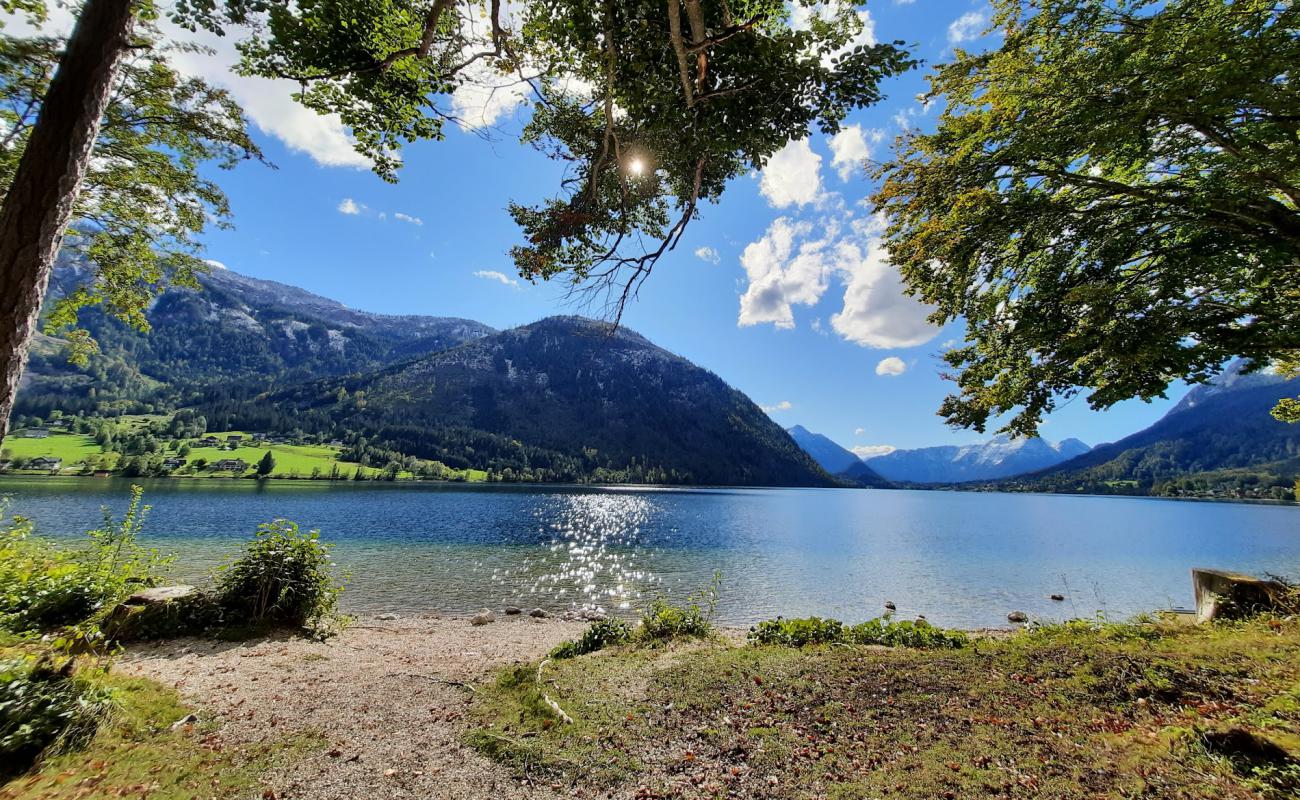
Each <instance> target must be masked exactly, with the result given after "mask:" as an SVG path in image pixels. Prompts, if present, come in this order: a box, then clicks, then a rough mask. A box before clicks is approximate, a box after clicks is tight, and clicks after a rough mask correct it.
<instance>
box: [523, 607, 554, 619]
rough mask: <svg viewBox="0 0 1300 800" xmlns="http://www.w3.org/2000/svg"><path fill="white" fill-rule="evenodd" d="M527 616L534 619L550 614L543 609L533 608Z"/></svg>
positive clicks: (543, 617)
mask: <svg viewBox="0 0 1300 800" xmlns="http://www.w3.org/2000/svg"><path fill="white" fill-rule="evenodd" d="M528 616H530V617H532V618H534V619H546V618H547V617H549V616H550V614H547V613H546V611H545V609H541V608H534V609H533V610H532V611H529V612H528Z"/></svg>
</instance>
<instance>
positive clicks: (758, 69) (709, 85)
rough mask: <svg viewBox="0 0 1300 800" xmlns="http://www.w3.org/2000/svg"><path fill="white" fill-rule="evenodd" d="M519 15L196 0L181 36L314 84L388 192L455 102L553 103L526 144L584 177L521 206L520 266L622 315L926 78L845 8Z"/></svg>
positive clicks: (311, 97) (307, 95) (642, 8)
mask: <svg viewBox="0 0 1300 800" xmlns="http://www.w3.org/2000/svg"><path fill="white" fill-rule="evenodd" d="M502 5H503V4H501V3H498V2H495V1H494V2H490V3H489V2H486V0H478V1H476V2H470V3H467V4H461V3H450V2H446V0H438V2H433V3H427V2H425V3H420V2H413V0H364V2H357V0H318V1H317V2H312V3H299V4H284V3H276V2H269V0H226V1H225V2H216V1H215V0H182V2H180V3H178V4H177V6H176V8H175V11H174V18H175V19H176V20H178V21H179V22H181V24H183V25H187V26H191V27H196V26H203V27H206V28H209V29H212V30H220V29H221V28H223V27H225V26H228V25H230V24H239V25H245V26H247V28H251V29H252V30H254V31H255V32H256V33H255V34H254V35H253V36H252V37H251V38H249V39H248V40H246V41H245V42H243V43H242V45H241V52H242V55H243V62H242V69H243V71H245V72H247V73H250V74H256V75H262V76H265V77H277V78H291V79H294V80H297V81H299V82H300V84H301V85H302V90H301V91H300V92H299V94H298V95H297V96H296V97H297V99H298V101H299V102H301V103H302V104H304V105H305V106H307V107H308V108H311V109H313V110H315V111H317V112H320V113H325V114H338V115H339V117H340V118H341V119H342V121H343V123H344V124H345V125H346V126H347V127H348V128H349V130H350V131H351V132H352V134H353V136H354V137H355V140H356V147H357V150H358V151H359V152H360V153H361V154H362V155H363V156H364V157H365V158H366V159H368V160H369V161H370V162H371V163H372V164H373V166H374V169H375V171H376V172H377V173H378V174H379V175H380V176H381V177H383V178H385V179H386V180H393V179H394V178H395V171H396V169H397V167H398V166H399V165H400V158H399V154H398V150H399V148H400V146H401V145H402V144H404V143H406V142H411V141H416V140H421V139H437V138H441V136H442V125H443V122H444V121H445V120H446V119H453V118H454V105H453V106H452V108H451V109H449V108H448V102H447V99H448V96H449V95H450V94H451V92H452V91H453V90H454V89H455V87H456V86H458V85H462V84H464V83H471V84H477V85H482V84H487V85H489V86H498V87H501V86H503V85H504V84H506V83H517V82H519V81H521V80H522V81H527V82H528V83H529V84H530V89H531V91H532V94H533V95H534V96H535V98H536V99H535V102H534V107H533V111H532V116H531V120H530V123H529V125H528V126H527V128H526V129H525V131H524V134H523V139H524V141H526V142H530V143H533V144H535V145H537V146H538V147H539V149H541V150H542V151H544V152H545V153H547V154H548V155H550V156H552V157H555V158H557V159H562V160H564V161H565V162H566V163H568V164H569V165H570V170H569V173H570V174H569V175H567V176H566V177H565V178H564V180H563V182H562V183H561V184H560V186H559V187H557V188H558V191H559V196H558V197H555V198H552V199H549V200H546V201H544V202H542V203H541V204H539V205H536V206H526V205H521V204H514V205H512V206H511V208H510V213H511V215H512V216H513V217H514V218H515V220H516V221H517V223H518V224H519V225H520V227H521V228H522V229H523V233H524V235H525V237H526V238H527V244H524V245H520V246H518V247H516V248H514V250H513V256H514V259H515V262H516V265H517V266H518V268H519V270H520V273H521V274H522V275H524V276H525V277H528V278H530V279H539V278H540V279H546V278H550V277H553V276H556V275H560V274H564V273H569V274H570V276H571V277H572V278H573V279H574V280H575V281H581V280H586V279H591V280H593V281H595V282H596V284H597V285H600V286H605V287H607V288H616V289H617V291H615V293H614V297H613V300H614V302H615V303H617V304H618V307H619V308H621V304H622V303H623V302H625V301H626V300H627V299H628V297H629V296H630V293H631V292H632V291H633V289H634V287H635V285H636V282H638V281H639V280H641V279H643V278H644V277H645V276H646V275H648V274H649V271H650V269H652V268H653V266H654V263H655V262H656V261H657V260H658V258H659V257H660V256H661V255H662V254H663V253H664V252H665V251H666V250H668V249H670V248H671V247H673V246H674V245H675V244H676V243H677V241H678V240H679V239H680V237H681V235H682V232H683V231H684V230H685V227H686V225H687V224H688V223H689V222H690V221H691V219H693V218H694V217H695V216H696V214H697V208H698V206H699V204H700V202H701V201H704V200H713V201H716V200H717V199H718V198H719V197H720V196H721V194H722V192H723V190H724V188H725V187H726V185H727V183H728V181H730V180H731V179H733V178H735V177H737V176H739V175H743V174H745V173H746V172H748V171H749V170H751V169H760V168H762V166H763V165H764V163H766V161H767V160H768V159H769V158H770V157H771V156H772V155H773V154H774V153H776V152H777V151H778V150H780V149H781V147H783V146H784V145H785V144H787V143H788V142H790V141H791V140H797V139H802V138H804V137H805V136H807V135H808V129H809V127H810V126H812V125H813V124H816V125H817V126H818V127H819V128H820V129H821V130H822V131H823V132H827V133H830V132H834V131H836V130H837V129H838V127H839V125H840V122H841V121H842V120H843V119H844V116H845V115H846V114H847V113H848V112H849V111H850V110H851V109H854V108H860V107H863V106H867V105H871V104H873V103H875V102H877V101H878V100H879V99H880V97H881V94H880V91H879V84H880V83H881V81H883V80H884V79H885V78H887V77H889V76H891V75H894V74H897V73H899V72H902V71H903V70H905V69H907V68H909V67H910V66H912V64H913V63H914V62H913V61H912V60H911V59H909V57H908V56H907V54H906V53H905V52H904V51H903V50H902V49H901V47H900V46H899V44H900V43H891V44H870V45H854V44H853V41H854V39H855V37H857V36H858V35H859V34H860V33H861V32H862V29H863V26H864V24H866V23H865V22H864V21H863V18H862V16H860V15H859V14H858V13H857V12H856V10H855V9H854V8H853V7H852V5H850V4H846V3H836V4H833V5H829V6H824V7H819V8H817V9H814V8H813V7H814V5H815V4H814V3H813V1H812V0H799V2H798V4H797V5H798V8H797V11H798V12H799V13H801V14H802V16H804V17H807V18H809V20H808V22H807V24H802V25H799V26H795V25H793V24H791V18H790V12H789V11H788V10H787V4H786V3H785V2H782V0H744V1H743V2H736V3H734V6H735V16H733V12H732V5H733V4H728V3H725V2H723V3H713V2H709V3H701V2H698V1H697V0H687V2H684V3H679V2H677V0H673V1H672V2H670V3H669V4H668V6H667V8H666V9H665V7H664V5H663V3H662V2H657V1H656V0H617V2H606V3H602V4H599V5H596V6H593V5H592V4H591V3H588V2H583V0H562V1H561V2H531V1H530V2H525V3H522V4H520V5H519V6H518V7H516V8H515V9H514V10H513V12H512V13H508V14H507V13H505V12H504V11H503V9H502ZM665 11H666V12H667V13H665ZM471 67H472V69H471ZM572 78H577V79H579V81H580V82H581V83H582V84H583V85H586V86H590V87H592V88H591V91H590V93H586V92H584V93H582V94H578V93H576V92H574V91H573V89H572V88H571V87H572V86H573V85H574V83H575V82H574V81H572V80H571V79H572ZM737 120H744V121H745V124H743V125H738V124H736V121H737ZM470 122H471V123H477V122H479V120H470ZM643 240H645V241H650V242H653V244H649V245H643V244H642V241H643ZM625 271H626V273H627V274H624V272H625Z"/></svg>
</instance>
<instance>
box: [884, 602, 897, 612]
mask: <svg viewBox="0 0 1300 800" xmlns="http://www.w3.org/2000/svg"><path fill="white" fill-rule="evenodd" d="M885 610H886V611H897V610H898V606H896V605H894V601H893V600H886V601H885Z"/></svg>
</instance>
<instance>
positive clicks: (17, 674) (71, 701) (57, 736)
mask: <svg viewBox="0 0 1300 800" xmlns="http://www.w3.org/2000/svg"><path fill="white" fill-rule="evenodd" d="M73 664H74V662H73V660H72V659H68V660H66V661H65V662H64V663H63V664H62V665H61V666H60V667H58V668H56V667H55V666H54V665H53V663H52V662H51V661H50V660H49V659H48V658H42V659H38V660H33V659H28V658H20V659H15V660H9V661H0V780H3V779H6V778H9V777H12V776H14V775H17V774H20V773H22V772H25V771H26V770H27V769H28V768H29V767H30V766H31V765H32V764H34V763H36V762H37V761H38V760H39V759H40V758H42V757H43V756H47V755H52V754H54V753H57V752H61V751H63V750H68V749H72V748H75V747H79V746H81V745H82V744H84V743H85V742H87V741H88V740H89V739H90V738H91V737H92V736H94V734H95V731H96V729H97V728H98V727H99V724H100V722H101V721H102V720H103V718H104V717H105V716H106V715H107V714H108V712H109V711H110V710H111V708H112V699H111V697H110V695H109V693H108V692H107V691H106V690H104V689H99V688H96V687H94V686H92V685H90V684H89V683H88V682H86V681H84V680H82V679H81V678H79V677H77V676H75V675H74V674H73V672H72V669H73Z"/></svg>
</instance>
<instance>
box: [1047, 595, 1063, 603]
mask: <svg viewBox="0 0 1300 800" xmlns="http://www.w3.org/2000/svg"><path fill="white" fill-rule="evenodd" d="M1048 599H1049V600H1055V601H1056V602H1058V603H1061V602H1064V601H1065V595H1063V594H1053V595H1048Z"/></svg>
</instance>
